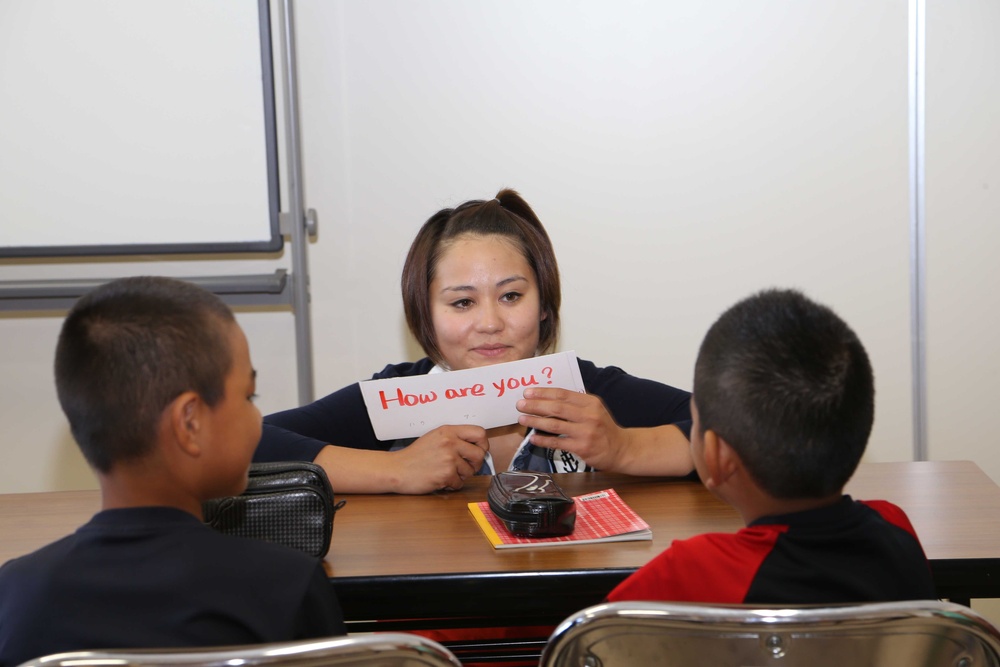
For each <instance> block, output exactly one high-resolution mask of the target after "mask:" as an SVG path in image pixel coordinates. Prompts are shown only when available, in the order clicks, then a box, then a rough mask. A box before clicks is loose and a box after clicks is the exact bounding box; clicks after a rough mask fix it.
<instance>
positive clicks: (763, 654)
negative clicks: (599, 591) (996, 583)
mask: <svg viewBox="0 0 1000 667" xmlns="http://www.w3.org/2000/svg"><path fill="white" fill-rule="evenodd" d="M540 664H541V667H571V666H572V667H615V666H618V665H627V666H628V667H643V666H645V665H656V666H657V667H660V666H673V665H713V666H718V667H728V666H730V665H731V666H734V667H735V666H737V665H757V666H761V665H772V666H773V667H793V666H800V665H801V666H803V667H827V666H831V667H832V666H836V667H843V666H845V665H850V666H851V667H864V666H866V665H872V666H874V665H879V666H880V667H888V666H893V665H899V666H901V667H902V666H905V667H922V666H926V667H930V666H931V665H935V666H936V665H942V666H947V667H1000V632H998V631H997V628H996V627H995V626H993V625H992V624H991V623H990V622H989V621H987V620H986V619H984V618H983V617H982V616H980V615H979V614H976V613H975V612H973V611H972V610H971V609H969V608H968V607H964V606H962V605H958V604H952V603H948V602H939V601H930V600H928V601H910V602H884V603H883V602H880V603H868V604H860V605H843V606H823V607H820V606H800V607H771V608H766V607H754V606H748V605H702V604H687V603H656V602H615V603H609V604H602V605H597V606H594V607H589V608H587V609H584V610H582V611H580V612H577V613H576V614H574V615H572V616H570V617H569V618H567V619H566V620H565V621H563V622H562V623H561V624H560V625H559V626H558V627H557V628H556V630H555V631H554V632H553V633H552V636H551V637H550V638H549V641H548V644H547V645H546V647H545V650H544V652H543V653H542V660H541V663H540Z"/></svg>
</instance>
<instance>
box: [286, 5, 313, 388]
mask: <svg viewBox="0 0 1000 667" xmlns="http://www.w3.org/2000/svg"><path fill="white" fill-rule="evenodd" d="M280 21H281V42H282V49H281V65H282V72H283V73H284V76H283V79H284V100H285V142H286V146H285V149H286V153H287V156H288V201H289V206H290V210H289V211H288V212H287V213H282V214H281V218H280V223H281V228H282V229H281V231H282V233H287V234H288V235H289V236H290V237H291V246H292V312H293V313H294V314H295V360H296V365H297V368H298V388H299V405H305V404H306V403H311V402H312V400H313V363H312V358H313V351H312V317H311V315H310V310H309V307H310V297H309V265H308V260H309V257H308V253H307V246H306V243H307V241H308V240H309V237H311V236H315V235H316V211H314V210H313V209H309V211H308V213H306V212H305V205H304V204H303V201H304V195H303V191H302V147H301V144H300V142H299V88H298V77H297V74H296V71H297V69H296V62H295V16H294V14H293V12H292V0H282V3H281V12H280Z"/></svg>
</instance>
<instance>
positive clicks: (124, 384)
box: [0, 277, 345, 666]
mask: <svg viewBox="0 0 1000 667" xmlns="http://www.w3.org/2000/svg"><path fill="white" fill-rule="evenodd" d="M255 375H256V373H255V371H254V370H253V367H252V365H251V363H250V354H249V348H248V346H247V341H246V337H245V336H244V335H243V331H242V330H241V329H240V327H239V325H238V324H237V323H236V320H235V318H234V317H233V314H232V312H231V311H230V310H229V308H228V307H227V306H226V305H225V304H224V303H223V302H222V301H221V300H220V299H219V298H218V297H216V296H215V295H213V294H211V293H209V292H207V291H205V290H203V289H201V288H200V287H197V286H195V285H193V284H191V283H187V282H182V281H179V280H173V279H169V278H157V277H136V278H124V279H120V280H115V281H112V282H110V283H107V284H105V285H102V286H100V287H98V288H96V289H94V290H93V291H91V292H90V293H89V294H87V295H86V296H84V297H83V298H82V299H80V300H79V301H78V302H77V304H76V305H75V306H74V307H73V308H72V310H71V311H70V312H69V314H68V315H67V317H66V321H65V322H64V323H63V326H62V331H61V332H60V335H59V342H58V345H57V348H56V361H55V376H56V388H57V391H58V395H59V402H60V404H61V405H62V408H63V411H64V412H65V413H66V416H67V417H68V419H69V423H70V427H71V430H72V432H73V437H74V439H75V440H76V442H77V444H78V445H79V446H80V449H81V450H82V452H83V454H84V456H85V457H86V459H87V462H88V463H89V464H90V465H91V467H92V468H93V469H94V471H95V473H96V475H97V477H98V480H99V482H100V486H101V498H102V509H101V511H100V512H99V513H98V514H96V515H95V516H94V517H93V518H92V519H91V520H90V521H89V522H88V523H87V524H85V525H84V526H82V527H81V528H80V529H78V530H77V531H76V532H75V533H74V534H72V535H70V536H68V537H65V538H63V539H61V540H59V541H57V542H54V543H52V544H50V545H48V546H46V547H43V548H41V549H39V550H38V551H36V552H34V553H32V554H29V555H27V556H23V557H21V558H18V559H15V560H12V561H10V562H8V563H6V564H5V565H4V566H3V567H2V568H0V666H12V665H17V664H19V663H21V662H24V661H26V660H30V659H33V658H36V657H39V656H42V655H48V654H51V653H56V652H62V651H70V650H81V649H109V648H166V647H196V646H215V645H230V644H253V643H262V642H272V641H283V640H292V639H298V638H314V637H322V636H329V635H335V634H344V633H345V627H344V622H343V616H342V614H341V611H340V606H339V603H338V602H337V599H336V596H335V595H334V592H333V590H332V588H331V587H330V584H329V581H328V579H327V577H326V575H325V573H324V571H323V567H322V563H321V561H319V560H317V559H315V558H312V557H310V556H308V555H306V554H305V553H302V552H299V551H296V550H294V549H290V548H288V547H284V546H280V545H277V544H271V543H268V542H264V541H261V540H250V539H242V538H237V537H231V536H227V535H223V534H222V533H219V532H217V531H215V530H213V529H212V528H210V527H208V526H206V525H205V524H204V523H202V521H201V518H202V514H201V507H202V503H203V502H204V501H206V500H208V499H210V498H215V497H220V496H228V495H237V494H239V493H241V492H242V491H243V490H244V489H245V488H246V484H247V471H248V469H249V466H250V460H251V458H252V456H253V452H254V450H255V448H256V446H257V441H258V440H259V438H260V433H261V416H260V412H259V411H258V410H257V408H256V406H254V404H253V398H254V389H255Z"/></svg>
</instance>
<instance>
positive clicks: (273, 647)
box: [21, 632, 462, 667]
mask: <svg viewBox="0 0 1000 667" xmlns="http://www.w3.org/2000/svg"><path fill="white" fill-rule="evenodd" d="M345 665H357V666H358V667H461V665H462V663H461V662H459V661H458V658H456V657H455V656H454V654H452V653H451V652H450V651H449V650H448V649H446V648H445V647H444V646H442V645H441V644H439V643H437V642H435V641H433V640H430V639H426V638H424V637H420V636H418V635H412V634H408V633H403V632H376V633H372V634H367V635H348V636H344V637H333V638H330V639H322V640H312V641H309V640H302V641H291V642H280V643H270V644H253V645H247V646H220V647H208V648H192V649H149V650H131V649H129V650H124V649H123V650H107V651H74V652H71V653H56V654H53V655H48V656H44V657H41V658H38V659H36V660H31V661H29V662H26V663H23V664H22V665H21V667H340V666H345Z"/></svg>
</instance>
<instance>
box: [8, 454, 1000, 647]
mask: <svg viewBox="0 0 1000 667" xmlns="http://www.w3.org/2000/svg"><path fill="white" fill-rule="evenodd" d="M557 479H558V481H559V483H560V485H562V486H563V488H564V489H565V490H566V491H567V492H568V493H570V495H579V494H581V493H585V492H588V491H595V490H599V489H604V488H609V487H612V488H615V489H616V490H617V491H618V493H619V494H620V495H621V497H622V498H623V499H624V500H625V501H626V502H627V503H629V504H630V505H631V506H632V507H633V508H634V509H635V510H636V511H637V512H638V513H639V515H640V516H642V517H643V518H644V519H645V520H646V521H647V522H648V523H649V524H650V525H651V526H652V529H653V540H652V541H651V542H650V541H643V542H616V543H611V544H588V545H579V546H557V547H541V548H525V549H507V550H500V551H496V550H494V549H493V548H492V547H491V546H490V544H489V543H488V542H487V541H486V538H485V537H484V536H483V534H482V533H481V532H480V530H479V528H478V526H477V525H476V524H475V522H474V521H473V520H472V517H471V516H470V514H469V512H468V507H467V505H468V503H469V502H473V501H479V500H484V499H485V497H486V488H487V486H488V484H489V480H490V478H488V477H480V478H475V479H472V480H470V481H469V482H468V484H467V486H466V488H464V489H463V490H461V491H458V492H452V493H440V494H433V495H428V496H392V495H384V496H353V495H352V496H341V498H343V499H346V500H347V504H346V505H345V506H344V508H343V509H342V510H341V511H340V512H339V513H338V514H337V516H336V519H335V521H334V530H333V544H332V546H331V549H330V552H329V554H328V555H327V558H326V565H327V568H328V571H329V572H330V574H331V576H332V582H333V584H334V586H335V588H336V590H337V594H338V596H339V597H340V600H341V603H342V605H343V608H344V610H345V612H346V615H347V618H348V619H349V620H350V621H352V622H353V623H352V626H351V628H352V631H353V630H359V631H360V630H365V629H375V628H376V627H377V628H378V629H390V628H398V629H406V628H413V627H419V626H420V625H427V624H428V623H427V621H426V619H434V620H433V622H432V623H431V624H432V625H433V626H434V627H439V628H440V627H446V626H448V625H456V626H458V625H479V624H482V625H495V624H497V623H504V624H508V623H510V624H534V623H538V624H554V623H556V622H558V621H559V620H561V619H562V618H565V617H566V616H567V615H569V613H571V612H573V611H576V610H578V609H581V608H583V607H586V606H588V605H591V604H595V603H597V602H599V601H600V600H601V599H602V598H603V597H604V595H605V594H606V593H607V592H608V591H610V590H611V588H612V587H614V585H615V584H617V583H618V582H619V581H621V580H622V579H623V578H625V577H626V576H627V575H628V574H629V573H630V572H632V571H633V570H635V569H636V568H637V567H639V566H640V565H642V564H644V563H645V562H647V561H648V560H650V559H651V558H652V557H653V556H654V555H656V554H657V553H659V552H660V551H662V550H663V549H665V548H667V547H668V546H669V544H670V542H671V541H672V540H675V539H682V538H685V537H689V536H691V535H695V534H698V533H702V532H707V531H735V530H737V529H739V528H740V527H741V525H742V524H741V522H740V519H739V517H738V515H737V514H736V512H735V511H734V510H733V509H732V508H731V507H729V506H728V505H726V504H725V503H722V502H720V501H719V500H717V499H716V498H715V497H713V496H712V495H711V494H710V493H708V492H707V491H705V489H704V488H703V487H702V486H701V485H700V484H698V483H694V482H688V481H679V480H670V479H650V478H637V477H628V476H624V475H616V474H609V473H578V474H567V475H559V476H557ZM847 490H848V492H849V493H851V494H852V495H853V496H854V497H855V498H881V499H886V500H890V501H892V502H895V503H897V504H898V505H900V506H901V507H903V508H904V509H905V510H906V512H907V513H908V514H909V516H910V519H911V521H912V522H913V524H914V527H915V528H916V530H917V533H918V535H919V536H920V538H921V541H922V542H923V545H924V548H925V550H926V552H927V556H928V558H929V559H930V561H931V566H932V569H933V572H934V580H935V583H936V585H937V588H938V594H939V595H940V596H941V597H942V598H948V599H951V600H955V601H958V602H964V603H965V604H968V601H969V599H970V598H985V597H1000V487H998V486H997V485H996V484H995V483H993V481H992V480H990V479H989V477H987V476H986V475H985V474H984V473H983V472H982V470H980V469H979V467H978V466H976V465H975V464H974V463H971V462H968V461H933V462H916V463H914V462H901V463H864V464H862V465H861V466H860V468H859V469H858V472H857V473H856V474H855V476H854V478H853V479H852V480H851V483H850V484H849V486H848V489H847ZM99 502H100V500H99V496H98V493H97V492H96V491H73V492H55V493H35V494H12V495H0V536H2V537H0V562H4V561H6V560H8V559H10V558H12V557H15V556H18V555H21V554H24V553H27V552H29V551H32V550H34V549H36V548H38V547H40V546H42V545H43V544H46V543H48V542H50V541H52V540H54V539H56V538H58V537H60V536H62V535H65V534H67V533H69V532H71V531H72V530H73V529H75V528H76V527H77V526H79V525H81V524H83V523H84V522H85V521H86V520H87V519H88V518H89V517H90V516H91V515H92V514H93V513H94V512H95V511H97V509H98V507H99ZM400 619H406V620H400ZM373 621H378V623H375V622H373Z"/></svg>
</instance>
